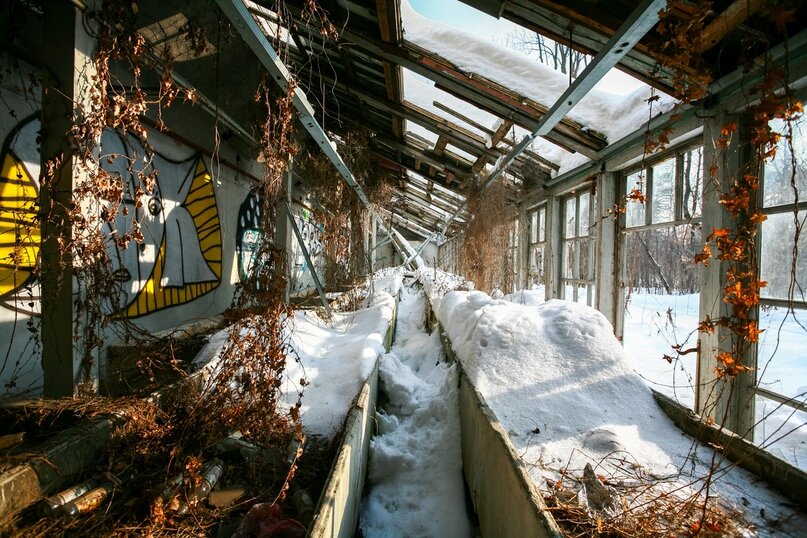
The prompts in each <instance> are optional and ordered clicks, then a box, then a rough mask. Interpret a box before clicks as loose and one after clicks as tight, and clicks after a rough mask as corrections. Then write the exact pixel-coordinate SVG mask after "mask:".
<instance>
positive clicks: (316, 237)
mask: <svg viewBox="0 0 807 538" xmlns="http://www.w3.org/2000/svg"><path fill="white" fill-rule="evenodd" d="M294 222H295V223H296V224H297V228H298V229H299V230H300V235H302V236H303V243H305V246H306V248H307V249H308V255H309V257H310V258H311V262H312V263H313V264H314V265H315V270H316V271H317V272H318V276H319V278H320V281H323V276H324V275H323V274H322V271H321V269H320V268H321V266H322V264H323V261H322V257H321V254H322V224H320V223H318V222H316V221H315V220H313V219H312V218H311V215H310V213H309V211H308V210H307V209H303V210H302V211H301V212H300V214H299V215H295V216H294ZM293 253H294V257H293V261H294V264H293V266H292V290H294V291H301V290H304V289H307V288H311V287H313V286H314V279H313V277H312V276H311V268H310V267H308V263H307V262H306V260H305V256H304V255H303V251H302V249H301V248H300V246H299V245H298V244H297V242H296V241H295V243H294V249H293Z"/></svg>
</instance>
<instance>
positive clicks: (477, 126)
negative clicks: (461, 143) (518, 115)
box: [432, 101, 509, 136]
mask: <svg viewBox="0 0 807 538" xmlns="http://www.w3.org/2000/svg"><path fill="white" fill-rule="evenodd" d="M432 104H433V105H434V106H435V107H436V108H439V109H440V110H442V111H443V112H447V113H448V114H451V115H452V116H454V117H455V118H457V119H458V120H460V121H464V122H465V123H467V124H468V125H470V126H471V127H473V128H475V129H479V130H480V131H482V132H483V133H485V134H486V135H489V136H492V135H493V130H492V129H489V128H487V127H485V126H484V125H482V124H481V123H478V122H476V121H474V120H472V119H471V118H469V117H468V116H466V115H464V114H460V113H459V112H457V111H456V110H454V109H453V108H451V107H450V106H446V105H444V104H443V103H441V102H440V101H434V102H433V103H432ZM507 121H509V120H507Z"/></svg>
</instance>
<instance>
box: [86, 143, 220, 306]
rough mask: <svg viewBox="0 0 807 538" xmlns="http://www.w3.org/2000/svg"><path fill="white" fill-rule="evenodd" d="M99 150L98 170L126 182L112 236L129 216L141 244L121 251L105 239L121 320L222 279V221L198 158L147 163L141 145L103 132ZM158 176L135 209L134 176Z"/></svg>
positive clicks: (194, 294) (184, 299) (183, 299)
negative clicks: (100, 163)
mask: <svg viewBox="0 0 807 538" xmlns="http://www.w3.org/2000/svg"><path fill="white" fill-rule="evenodd" d="M101 146H102V151H103V153H104V154H105V155H110V156H111V157H110V159H108V160H105V161H104V168H105V169H106V170H108V171H109V172H113V173H117V174H120V176H121V177H122V178H124V181H125V194H124V202H123V203H124V206H125V207H127V208H128V211H123V210H121V211H118V213H117V216H116V218H115V222H114V223H109V224H107V228H108V232H109V234H110V236H112V235H113V232H115V231H118V232H123V231H125V230H128V229H130V227H131V225H132V219H133V218H134V217H135V216H136V217H137V219H138V222H139V223H140V226H141V232H142V234H143V237H144V241H143V242H142V243H141V244H134V243H132V244H130V245H129V247H128V248H120V247H119V246H118V245H117V243H116V242H115V241H110V242H109V254H110V257H111V258H112V266H113V271H114V272H113V274H114V275H115V277H116V280H117V281H118V282H119V283H120V288H119V290H118V294H117V296H116V297H112V298H111V303H112V307H113V309H114V310H117V311H119V312H121V314H122V315H125V316H127V317H137V316H143V315H147V314H151V313H153V312H156V311H158V310H162V309H164V308H168V307H171V306H177V305H181V304H184V303H188V302H190V301H193V300H194V299H196V298H198V297H201V296H202V295H204V294H206V293H209V292H211V291H212V290H214V289H215V288H216V287H218V285H219V283H220V282H221V268H222V239H221V222H220V220H219V212H218V207H217V205H216V195H215V192H214V188H213V182H212V179H211V176H210V174H209V172H208V171H207V167H206V166H205V163H204V161H203V160H202V159H201V158H199V157H198V156H196V157H192V158H190V159H187V160H182V161H176V160H171V159H169V158H167V157H165V156H162V155H160V154H157V153H155V154H154V156H153V158H152V159H151V162H150V163H147V162H146V161H145V159H144V155H145V154H146V152H145V150H144V148H143V147H142V145H140V143H139V142H137V141H136V140H135V139H133V138H131V137H129V138H126V139H124V138H123V137H121V136H120V135H119V134H118V133H117V132H115V131H111V130H106V131H104V134H103V136H102V139H101ZM147 167H148V168H154V169H156V170H158V171H159V175H158V176H157V186H156V187H155V189H154V190H153V191H152V192H151V193H149V194H148V195H146V196H147V200H144V202H143V205H142V206H141V207H139V208H138V207H136V205H135V195H134V193H135V191H136V189H137V188H138V186H139V181H138V179H137V177H138V176H137V174H138V172H141V171H143V170H146V171H147V172H148V171H149V170H148V169H147Z"/></svg>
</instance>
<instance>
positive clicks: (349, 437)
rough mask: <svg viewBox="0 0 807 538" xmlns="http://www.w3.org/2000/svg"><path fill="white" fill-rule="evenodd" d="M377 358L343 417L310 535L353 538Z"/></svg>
mask: <svg viewBox="0 0 807 538" xmlns="http://www.w3.org/2000/svg"><path fill="white" fill-rule="evenodd" d="M399 301H400V294H398V296H397V297H396V301H395V310H394V311H393V313H392V319H391V320H390V323H389V326H388V327H387V333H386V335H385V336H384V347H385V349H386V350H387V351H388V352H389V350H390V348H392V343H393V341H394V340H395V329H396V327H397V323H398V302H399ZM380 360H381V357H379V358H378V360H376V363H375V366H374V367H373V371H372V372H371V373H370V375H369V376H368V378H367V380H366V381H365V382H364V385H363V386H362V389H361V392H359V397H358V398H357V400H356V403H355V404H354V405H353V408H352V409H351V410H350V412H349V413H348V416H347V420H345V429H344V434H343V437H342V444H341V446H340V447H339V451H338V452H337V454H336V458H335V459H334V462H333V465H332V466H331V472H330V473H329V474H328V481H327V482H326V483H325V488H324V489H323V491H322V495H321V496H320V499H319V503H318V505H317V514H316V516H315V517H314V521H313V522H312V525H311V529H310V531H309V533H308V535H309V536H313V537H317V538H325V537H334V536H339V537H346V538H352V537H353V536H354V535H355V532H354V531H355V529H356V524H357V523H358V521H359V509H360V508H361V500H362V497H363V493H364V481H365V478H366V477H367V460H368V457H369V455H370V439H372V437H373V425H374V424H375V420H376V418H375V409H376V401H377V398H378V366H379V363H380Z"/></svg>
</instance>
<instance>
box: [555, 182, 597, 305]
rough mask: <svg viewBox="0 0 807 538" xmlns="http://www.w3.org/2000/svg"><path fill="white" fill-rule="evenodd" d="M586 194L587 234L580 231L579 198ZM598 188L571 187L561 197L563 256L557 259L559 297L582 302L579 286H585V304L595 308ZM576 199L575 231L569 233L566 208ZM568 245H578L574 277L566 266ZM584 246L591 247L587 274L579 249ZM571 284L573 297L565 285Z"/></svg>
mask: <svg viewBox="0 0 807 538" xmlns="http://www.w3.org/2000/svg"><path fill="white" fill-rule="evenodd" d="M583 195H587V196H588V218H587V233H586V234H585V235H581V233H580V230H581V226H580V199H581V197H582V196H583ZM596 196H597V195H596V191H595V189H594V186H593V185H591V186H581V187H579V188H577V189H575V190H572V191H570V192H569V193H567V194H566V195H564V196H561V197H560V198H559V201H560V207H559V210H560V214H561V218H560V219H559V221H560V245H559V246H560V256H558V263H557V274H558V279H557V287H558V290H557V292H558V297H560V298H562V299H566V300H568V301H573V302H579V299H580V295H579V293H580V288H581V287H585V289H586V291H585V293H586V304H587V305H588V306H591V307H594V308H596V301H597V294H596V290H595V285H596V269H597V267H596V264H597V259H596V250H595V248H594V247H595V244H596V233H595V232H596V229H595V226H594V222H595V208H596V205H597V204H596V200H597V199H596ZM570 200H574V201H575V203H574V206H575V214H574V235H572V236H567V227H568V224H569V223H568V215H567V208H568V201H570ZM567 245H575V248H574V260H573V262H572V264H573V268H574V269H573V271H576V272H577V274H576V275H575V274H573V275H572V276H571V277H567V276H566V271H565V266H566V257H567V250H566V249H567ZM582 246H584V247H585V248H586V249H587V250H588V264H587V269H588V274H587V275H586V276H585V277H582V276H580V274H579V271H580V259H581V257H580V252H581V247H582ZM567 285H570V286H571V287H572V290H573V291H572V297H566V286H567Z"/></svg>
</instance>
